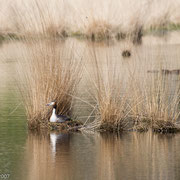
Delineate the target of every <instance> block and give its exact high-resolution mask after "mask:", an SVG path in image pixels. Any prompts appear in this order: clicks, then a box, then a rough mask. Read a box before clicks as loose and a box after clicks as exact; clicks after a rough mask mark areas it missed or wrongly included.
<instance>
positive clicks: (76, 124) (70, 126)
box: [48, 120, 82, 131]
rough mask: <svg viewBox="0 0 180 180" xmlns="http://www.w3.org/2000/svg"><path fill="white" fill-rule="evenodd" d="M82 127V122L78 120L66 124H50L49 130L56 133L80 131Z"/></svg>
mask: <svg viewBox="0 0 180 180" xmlns="http://www.w3.org/2000/svg"><path fill="white" fill-rule="evenodd" d="M81 126H82V122H80V121H78V120H73V121H67V122H64V123H51V122H49V123H48V129H49V130H56V131H64V130H66V131H78V130H79V128H80V127H81Z"/></svg>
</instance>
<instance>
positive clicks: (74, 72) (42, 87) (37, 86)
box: [19, 39, 81, 127]
mask: <svg viewBox="0 0 180 180" xmlns="http://www.w3.org/2000/svg"><path fill="white" fill-rule="evenodd" d="M60 45H61V44H59V43H58V42H57V41H55V40H48V41H47V40H44V41H35V40H32V41H31V42H30V41H29V39H28V41H27V42H26V48H27V55H26V56H24V60H25V63H23V62H20V63H19V66H20V67H21V69H20V70H21V71H22V72H21V76H22V77H23V78H22V84H24V86H21V87H20V88H21V92H22V96H23V100H24V103H25V108H26V111H27V117H28V124H29V125H30V127H36V126H38V125H39V124H42V123H47V122H48V118H49V116H50V112H49V109H48V108H47V107H46V106H45V105H46V103H48V102H50V101H53V100H56V101H57V107H58V109H57V113H58V114H69V113H70V110H71V103H72V97H73V95H74V93H75V90H76V87H77V84H78V83H79V81H80V78H81V65H80V61H78V60H77V59H75V58H74V56H73V54H71V53H70V51H71V50H69V49H68V52H67V50H66V47H64V48H61V46H60Z"/></svg>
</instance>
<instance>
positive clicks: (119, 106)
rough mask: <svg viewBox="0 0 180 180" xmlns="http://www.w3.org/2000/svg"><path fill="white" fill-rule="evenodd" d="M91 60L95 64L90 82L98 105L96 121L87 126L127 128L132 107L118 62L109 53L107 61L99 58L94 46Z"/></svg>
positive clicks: (104, 128) (117, 129)
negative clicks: (130, 106)
mask: <svg viewBox="0 0 180 180" xmlns="http://www.w3.org/2000/svg"><path fill="white" fill-rule="evenodd" d="M90 61H91V63H92V65H93V72H90V74H91V76H90V82H91V85H92V86H91V87H92V90H93V92H92V93H93V96H94V99H95V101H96V103H97V106H96V110H95V111H96V117H95V121H94V122H93V123H92V124H89V126H87V127H88V128H90V127H91V125H92V127H93V128H94V129H96V128H100V129H103V130H110V131H121V130H125V129H127V128H128V126H129V124H130V123H131V122H130V119H129V120H128V118H127V117H128V114H129V113H130V111H129V109H130V108H129V106H128V104H127V102H128V96H127V93H125V89H124V86H123V81H122V77H120V70H119V68H118V67H119V66H117V65H118V64H117V62H114V61H112V59H110V58H109V56H108V54H106V57H105V61H102V59H99V58H98V56H97V52H96V50H95V49H94V48H93V49H92V52H91V56H90Z"/></svg>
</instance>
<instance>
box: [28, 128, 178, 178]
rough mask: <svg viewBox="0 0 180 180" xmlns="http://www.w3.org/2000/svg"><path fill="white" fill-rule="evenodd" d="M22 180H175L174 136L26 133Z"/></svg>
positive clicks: (175, 136)
mask: <svg viewBox="0 0 180 180" xmlns="http://www.w3.org/2000/svg"><path fill="white" fill-rule="evenodd" d="M26 146H27V148H26V154H25V155H26V159H25V160H26V161H25V164H26V166H27V172H28V174H27V175H26V177H25V179H35V180H36V179H38V180H41V179H42V180H44V179H54V180H56V179H75V180H76V179H77V180H79V179H87V180H90V179H103V180H104V179H105V180H106V179H108V180H109V179H112V180H116V179H135V180H136V179H170V178H171V179H179V178H180V155H179V149H180V135H179V134H176V135H173V134H171V135H163V134H153V133H151V132H148V133H123V134H120V135H117V134H107V133H103V134H98V133H95V134H81V133H75V134H71V133H70V134H67V133H59V134H58V133H54V132H53V133H50V134H48V135H47V134H36V133H31V134H29V137H28V139H27V144H26Z"/></svg>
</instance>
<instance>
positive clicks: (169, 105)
mask: <svg viewBox="0 0 180 180" xmlns="http://www.w3.org/2000/svg"><path fill="white" fill-rule="evenodd" d="M161 72H163V71H161V70H160V71H159V73H157V74H148V76H147V75H146V76H144V79H143V80H140V79H138V78H137V79H136V80H134V81H133V82H134V84H132V89H133V91H134V96H133V97H132V101H133V104H134V105H135V106H134V107H133V109H132V114H133V117H134V119H135V120H136V123H137V124H136V126H135V128H136V129H138V130H148V129H149V128H152V129H153V130H154V131H160V132H174V131H177V130H179V127H178V119H179V115H180V113H179V98H180V89H179V87H180V84H179V80H178V81H177V80H175V77H174V76H172V75H168V74H163V73H161ZM176 78H178V79H179V77H176Z"/></svg>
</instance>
